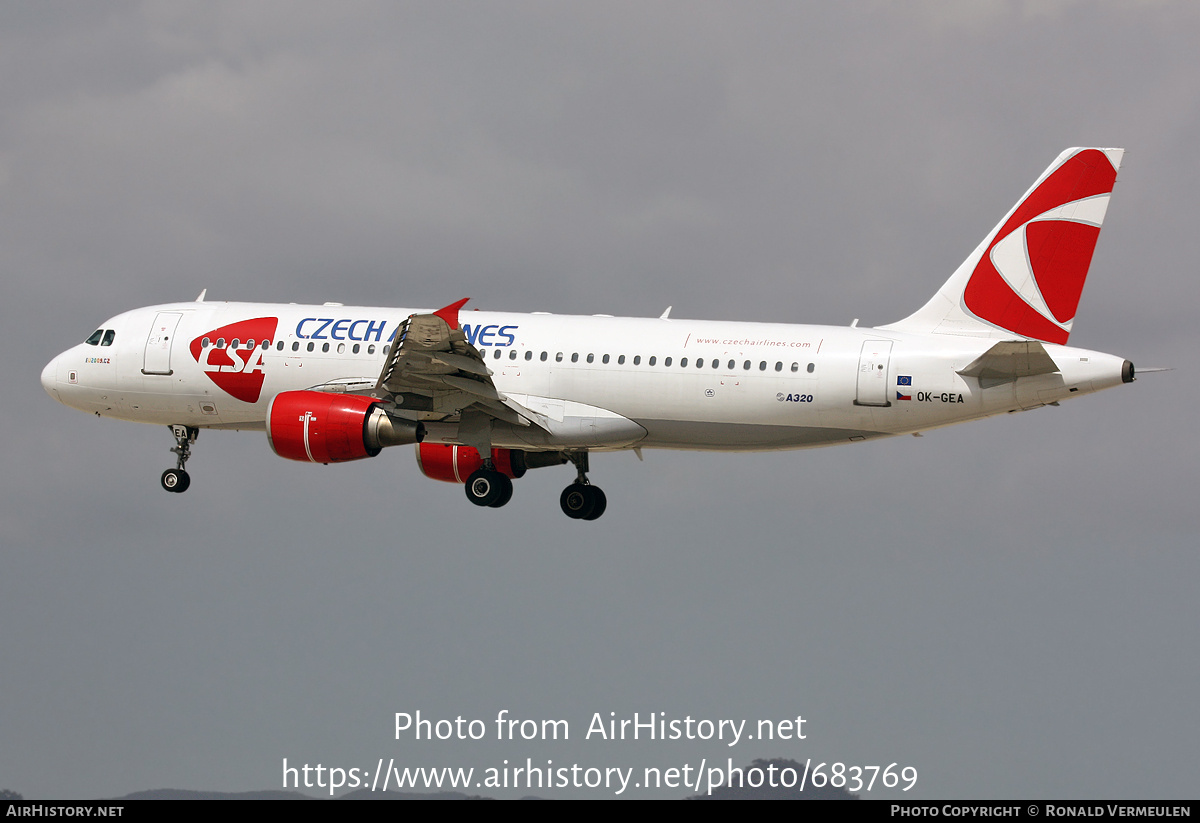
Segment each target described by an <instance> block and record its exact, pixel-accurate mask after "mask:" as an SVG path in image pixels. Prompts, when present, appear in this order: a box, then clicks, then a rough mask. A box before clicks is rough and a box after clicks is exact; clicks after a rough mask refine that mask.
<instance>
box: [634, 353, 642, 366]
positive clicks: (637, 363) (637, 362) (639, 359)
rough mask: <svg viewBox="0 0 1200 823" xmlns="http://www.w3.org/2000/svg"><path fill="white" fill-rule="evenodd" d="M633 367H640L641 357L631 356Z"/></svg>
mask: <svg viewBox="0 0 1200 823" xmlns="http://www.w3.org/2000/svg"><path fill="white" fill-rule="evenodd" d="M633 365H635V366H640V365H642V356H641V355H640V354H635V355H634V356H633Z"/></svg>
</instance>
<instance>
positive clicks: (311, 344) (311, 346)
mask: <svg viewBox="0 0 1200 823" xmlns="http://www.w3.org/2000/svg"><path fill="white" fill-rule="evenodd" d="M218 342H219V341H218ZM316 346H317V344H316V343H309V344H308V350H309V351H312V350H313V349H314V348H316Z"/></svg>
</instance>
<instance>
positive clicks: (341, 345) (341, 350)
mask: <svg viewBox="0 0 1200 823" xmlns="http://www.w3.org/2000/svg"><path fill="white" fill-rule="evenodd" d="M345 353H346V344H345V343H338V354H345Z"/></svg>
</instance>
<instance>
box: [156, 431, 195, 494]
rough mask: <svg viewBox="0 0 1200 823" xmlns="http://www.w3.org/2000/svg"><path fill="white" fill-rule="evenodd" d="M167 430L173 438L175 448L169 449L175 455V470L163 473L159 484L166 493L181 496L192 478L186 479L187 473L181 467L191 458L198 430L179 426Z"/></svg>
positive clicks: (190, 483)
mask: <svg viewBox="0 0 1200 823" xmlns="http://www.w3.org/2000/svg"><path fill="white" fill-rule="evenodd" d="M168 428H170V429H171V434H172V435H173V436H174V437H175V448H173V449H171V453H172V454H174V455H175V468H173V469H167V470H166V471H165V472H163V473H162V477H161V478H159V482H160V483H162V487H163V488H164V489H166V490H167V491H169V492H174V493H175V494H182V493H183V492H185V491H187V490H188V486H190V485H192V478H190V477H188V473H187V472H186V471H184V470H183V467H184V466H185V465H186V464H187V462H188V458H189V457H191V456H192V444H193V443H195V442H196V438H197V437H198V436H199V435H200V430H199V429H196V428H193V427H191V426H180V425H172V426H169V427H168Z"/></svg>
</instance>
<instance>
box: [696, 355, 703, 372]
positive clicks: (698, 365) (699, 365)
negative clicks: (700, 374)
mask: <svg viewBox="0 0 1200 823" xmlns="http://www.w3.org/2000/svg"><path fill="white" fill-rule="evenodd" d="M696 368H698V369H702V368H704V358H703V357H697V358H696Z"/></svg>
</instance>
